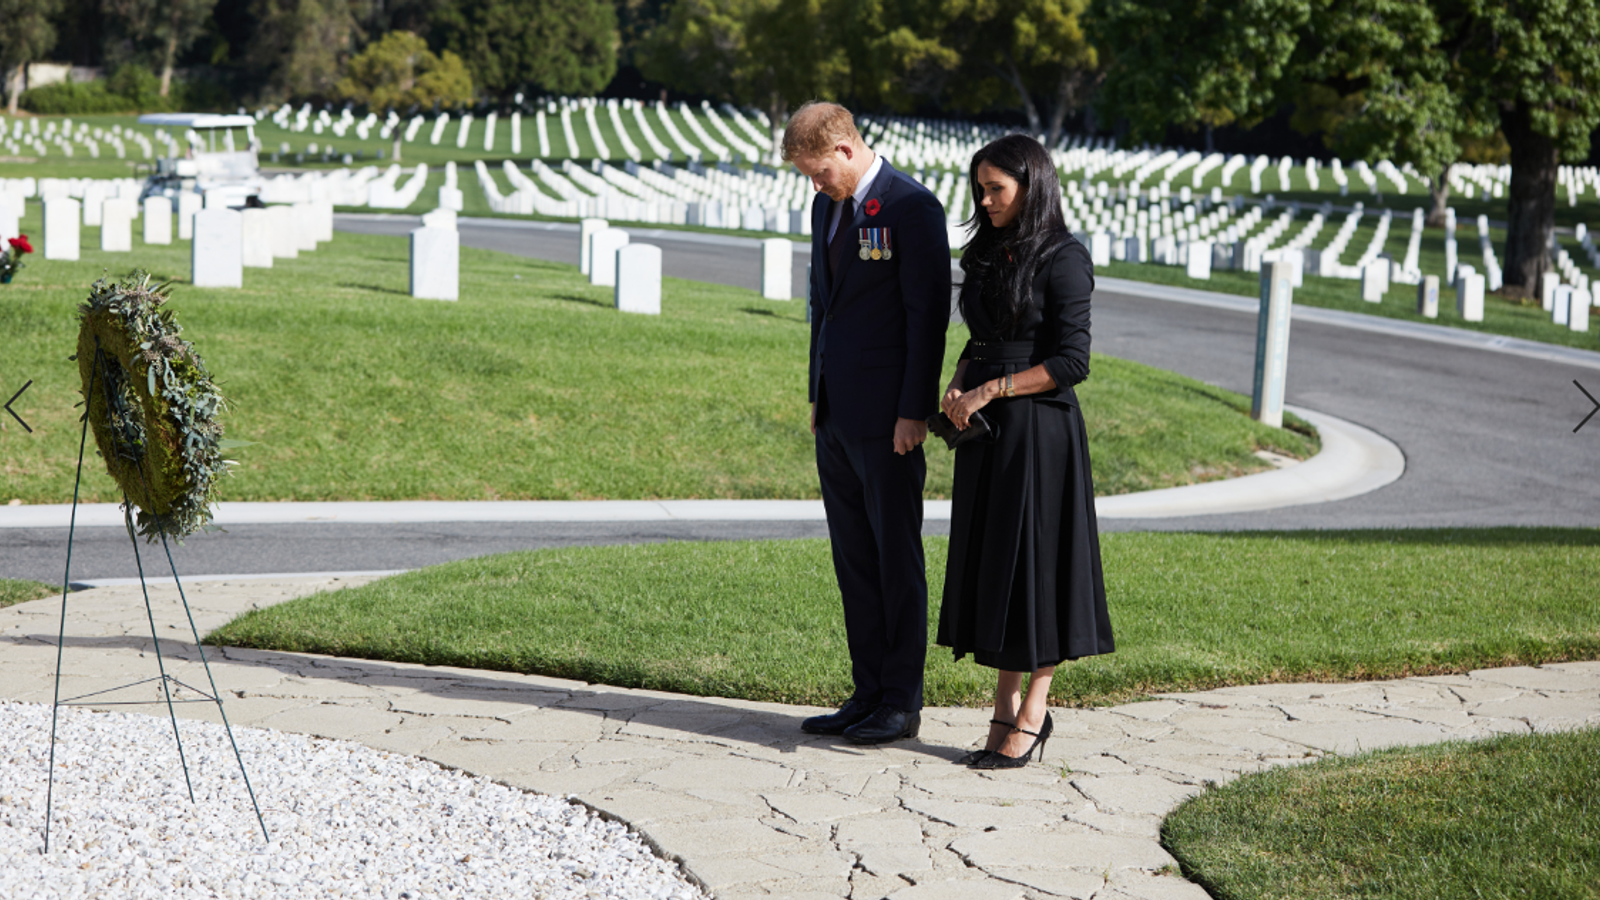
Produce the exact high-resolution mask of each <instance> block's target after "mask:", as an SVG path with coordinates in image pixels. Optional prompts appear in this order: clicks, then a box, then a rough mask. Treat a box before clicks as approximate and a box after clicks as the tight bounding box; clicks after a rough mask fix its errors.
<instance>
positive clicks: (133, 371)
mask: <svg viewBox="0 0 1600 900" xmlns="http://www.w3.org/2000/svg"><path fill="white" fill-rule="evenodd" d="M167 296H168V289H167V286H166V285H165V284H161V285H155V286H152V285H151V284H150V276H149V275H148V274H146V273H143V272H135V273H133V275H132V276H130V277H129V278H128V279H126V280H121V281H114V282H108V281H107V280H106V279H104V278H102V279H100V280H99V281H97V282H95V283H94V286H93V288H91V289H90V293H89V299H88V301H87V302H85V303H83V304H82V305H81V306H79V307H78V317H79V321H80V327H79V330H78V353H77V355H76V356H74V357H73V358H74V359H76V360H77V362H78V374H79V376H80V378H81V379H82V381H83V396H84V402H85V413H84V414H85V415H87V416H88V417H89V427H90V428H92V429H93V430H94V440H95V444H96V446H98V447H99V449H100V455H101V456H102V457H104V459H105V461H106V469H107V470H108V471H109V472H110V473H111V477H112V478H113V479H115V480H116V482H117V486H118V487H120V488H121V489H122V491H123V493H124V495H125V496H126V498H127V500H128V502H129V504H131V505H132V506H134V507H137V508H138V510H139V514H138V530H139V533H140V534H142V535H144V536H145V537H146V538H147V539H150V540H154V539H155V538H156V537H157V536H159V535H163V534H165V535H170V536H172V537H175V538H183V537H185V536H187V535H190V534H193V533H194V532H196V531H199V530H201V529H203V528H205V527H206V526H207V525H208V523H209V522H210V521H211V506H212V504H213V503H215V502H216V499H215V489H216V481H217V479H218V478H220V477H222V475H223V474H225V473H226V472H227V467H228V462H227V461H226V460H224V459H223V457H222V451H223V447H224V442H223V440H222V425H221V423H219V422H218V421H217V414H218V413H220V412H221V411H222V409H223V405H224V401H223V398H222V394H221V393H220V392H219V391H218V390H217V386H216V384H215V383H214V382H213V381H212V380H211V373H210V372H209V371H207V370H206V366H205V363H204V362H203V361H202V360H201V359H200V354H198V353H196V352H195V349H194V345H193V344H191V343H189V342H188V341H186V340H183V339H182V338H180V337H179V334H180V333H181V332H182V328H181V327H180V326H179V325H178V322H177V319H176V317H175V316H174V315H173V311H172V310H170V309H163V308H162V305H163V304H165V303H166V301H167Z"/></svg>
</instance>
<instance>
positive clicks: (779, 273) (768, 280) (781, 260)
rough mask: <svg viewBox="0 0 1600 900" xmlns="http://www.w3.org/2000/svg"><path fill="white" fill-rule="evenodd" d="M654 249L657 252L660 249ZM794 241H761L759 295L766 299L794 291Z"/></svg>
mask: <svg viewBox="0 0 1600 900" xmlns="http://www.w3.org/2000/svg"><path fill="white" fill-rule="evenodd" d="M651 249H655V250H656V253H657V254H660V252H661V251H660V250H659V249H657V248H651ZM793 283H794V242H793V241H791V240H789V239H788V238H768V239H766V240H764V241H762V242H761V296H763V297H765V298H767V299H768V300H788V299H790V298H791V297H792V296H793V294H794V291H793V290H792V288H791V285H793Z"/></svg>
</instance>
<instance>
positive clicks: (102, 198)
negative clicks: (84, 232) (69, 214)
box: [83, 181, 107, 225]
mask: <svg viewBox="0 0 1600 900" xmlns="http://www.w3.org/2000/svg"><path fill="white" fill-rule="evenodd" d="M106 195H107V191H106V186H105V185H104V184H102V183H101V182H98V181H91V182H89V184H88V185H87V186H86V187H84V189H83V224H85V225H99V224H100V223H101V221H102V220H101V218H100V215H101V212H100V207H101V205H102V204H104V203H105V202H106Z"/></svg>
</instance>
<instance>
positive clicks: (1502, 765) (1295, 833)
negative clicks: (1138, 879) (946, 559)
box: [1162, 729, 1600, 900]
mask: <svg viewBox="0 0 1600 900" xmlns="http://www.w3.org/2000/svg"><path fill="white" fill-rule="evenodd" d="M1596 784H1600V730H1594V729H1589V730H1584V731H1575V732H1568V733H1561V734H1543V735H1516V736H1509V735H1508V736H1503V737H1497V738H1493V739H1490V740H1485V741H1477V742H1470V743H1449V744H1440V745H1435V746H1430V747H1421V748H1407V749H1395V750H1384V751H1379V752H1375V753H1365V754H1361V755H1359V756H1353V757H1349V758H1334V759H1325V760H1319V761H1317V762H1314V763H1310V764H1308V765H1304V766H1299V767H1294V768H1283V769H1273V770H1270V771H1267V772H1262V773H1259V774H1254V775H1248V776H1246V777H1244V778H1241V779H1239V780H1238V781H1235V782H1233V783H1232V784H1229V785H1227V786H1226V787H1222V788H1217V789H1214V790H1208V791H1206V792H1205V793H1203V794H1201V795H1199V796H1198V797H1195V798H1193V799H1191V800H1189V801H1188V802H1186V803H1184V804H1183V805H1182V806H1180V807H1179V808H1178V809H1177V810H1176V811H1174V812H1173V813H1172V814H1171V815H1170V816H1168V818H1167V820H1166V823H1165V824H1164V825H1163V827H1162V843H1163V844H1165V845H1166V847H1167V849H1169V850H1170V851H1172V854H1173V855H1174V856H1176V857H1177V858H1178V859H1179V860H1180V862H1181V863H1182V866H1183V872H1184V874H1185V875H1187V876H1188V877H1189V878H1190V879H1192V880H1194V881H1197V882H1199V883H1200V884H1201V885H1202V886H1203V887H1205V888H1206V890H1208V891H1209V892H1210V893H1211V895H1212V896H1213V897H1217V898H1219V900H1354V898H1363V900H1417V898H1422V897H1427V898H1430V900H1523V898H1552V900H1553V898H1565V900H1594V898H1600V799H1597V795H1596V793H1595V790H1594V786H1595V785H1596Z"/></svg>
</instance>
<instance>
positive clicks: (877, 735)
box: [844, 703, 922, 744]
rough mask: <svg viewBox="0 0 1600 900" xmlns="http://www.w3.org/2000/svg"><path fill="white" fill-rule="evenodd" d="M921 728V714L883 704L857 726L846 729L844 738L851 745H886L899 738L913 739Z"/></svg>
mask: <svg viewBox="0 0 1600 900" xmlns="http://www.w3.org/2000/svg"><path fill="white" fill-rule="evenodd" d="M921 727H922V713H919V712H906V711H905V710H903V709H897V708H895V707H893V706H890V705H889V704H887V703H885V704H883V705H882V706H879V707H878V708H877V709H875V710H873V711H872V715H870V716H867V717H866V718H865V719H862V720H861V722H860V723H859V724H856V725H852V726H850V727H849V728H846V729H845V731H844V736H845V737H847V738H849V739H850V742H851V743H853V744H887V743H889V742H890V741H898V740H900V739H901V738H914V737H916V736H917V731H918V729H920V728H921Z"/></svg>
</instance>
